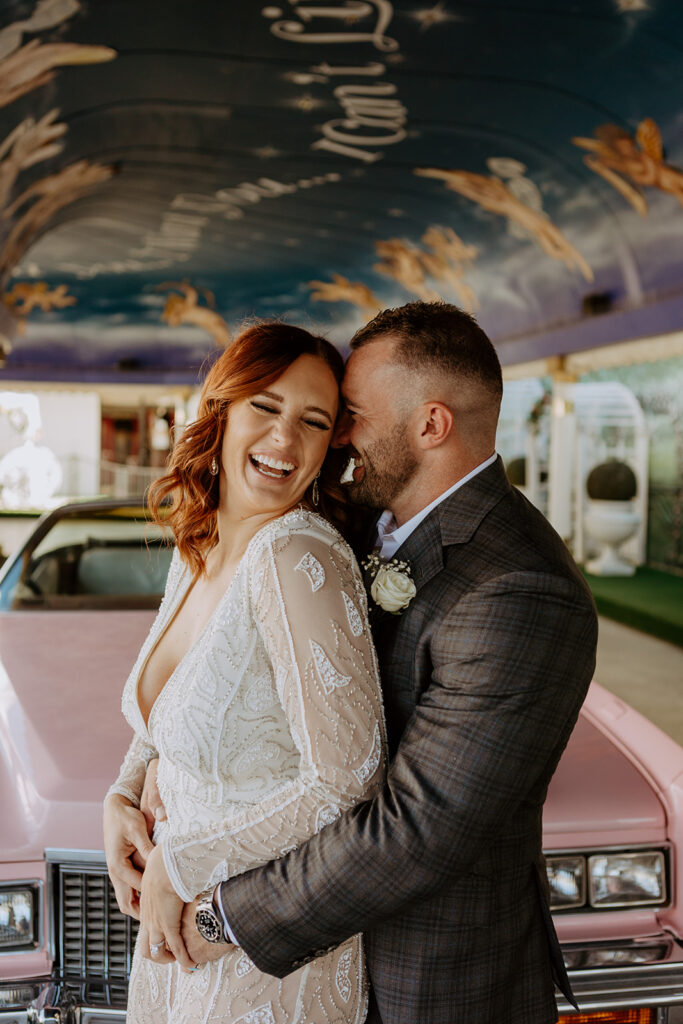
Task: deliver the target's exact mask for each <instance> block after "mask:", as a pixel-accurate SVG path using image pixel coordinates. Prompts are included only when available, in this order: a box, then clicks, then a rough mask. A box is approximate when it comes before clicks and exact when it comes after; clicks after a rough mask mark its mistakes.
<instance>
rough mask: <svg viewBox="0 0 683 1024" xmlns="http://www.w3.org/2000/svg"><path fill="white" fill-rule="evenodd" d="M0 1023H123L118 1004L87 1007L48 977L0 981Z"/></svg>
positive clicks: (124, 1017)
mask: <svg viewBox="0 0 683 1024" xmlns="http://www.w3.org/2000/svg"><path fill="white" fill-rule="evenodd" d="M0 1024H126V1010H125V1006H122V1005H116V1006H112V1005H108V1006H90V1005H88V1001H87V1000H80V999H79V998H78V996H77V995H76V994H75V992H74V991H73V989H69V988H66V987H64V986H63V985H60V984H59V983H57V982H55V981H54V980H52V979H49V978H31V979H28V980H26V981H11V982H8V981H3V982H0Z"/></svg>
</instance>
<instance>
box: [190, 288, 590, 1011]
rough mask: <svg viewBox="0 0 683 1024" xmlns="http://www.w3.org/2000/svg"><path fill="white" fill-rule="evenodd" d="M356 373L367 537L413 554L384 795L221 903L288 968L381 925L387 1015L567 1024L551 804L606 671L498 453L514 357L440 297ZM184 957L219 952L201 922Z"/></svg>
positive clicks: (390, 649) (391, 333) (383, 319)
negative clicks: (553, 913)
mask: <svg viewBox="0 0 683 1024" xmlns="http://www.w3.org/2000/svg"><path fill="white" fill-rule="evenodd" d="M351 347H352V353H351V356H350V358H349V361H348V364H347V370H346V375H345V378H344V385H343V391H344V398H345V403H346V410H347V416H348V422H347V423H346V424H345V425H344V429H343V432H342V433H343V436H342V440H343V441H345V442H346V443H347V444H349V445H350V448H351V451H352V452H353V454H354V456H355V468H354V470H353V482H352V483H350V484H349V494H350V497H351V499H352V500H353V501H356V502H359V503H361V504H364V505H369V506H371V507H373V508H375V509H376V510H377V511H378V512H381V515H380V516H379V520H378V522H377V526H376V533H375V535H374V536H373V537H372V538H371V540H370V544H369V549H372V548H373V547H374V548H376V549H378V550H379V553H380V555H381V556H382V557H383V558H386V559H389V560H391V559H392V558H394V557H396V558H397V560H399V561H407V562H408V563H409V564H410V566H411V567H412V578H413V580H414V582H415V585H416V589H417V592H416V594H415V596H414V598H413V599H412V601H411V602H410V604H409V605H408V607H407V608H406V609H405V610H404V611H403V612H402V613H401V614H398V615H394V614H390V613H388V612H386V611H382V609H381V608H380V607H377V606H375V607H374V609H373V605H374V602H373V600H372V598H370V606H371V609H373V610H372V613H371V614H372V621H373V632H374V636H375V642H376V645H377V651H378V656H379V663H380V668H381V675H382V680H383V684H384V690H385V702H386V716H387V726H388V735H389V747H390V758H391V761H390V765H389V771H388V776H387V780H386V784H385V787H384V789H383V791H382V792H381V793H380V795H379V796H377V797H376V798H375V799H374V800H372V801H371V802H368V803H365V804H362V805H360V806H358V807H355V808H353V809H352V810H351V811H349V812H347V813H345V814H344V815H342V816H341V817H340V818H339V819H337V821H336V822H334V823H333V824H331V825H328V826H327V827H326V828H324V829H323V831H322V832H320V833H319V834H318V835H316V836H314V837H313V838H312V839H310V840H309V841H308V842H307V843H305V844H304V845H303V846H301V847H300V848H298V849H296V850H294V851H292V852H291V853H289V854H288V855H287V856H285V857H283V858H281V859H280V860H277V861H275V862H272V863H270V864H268V865H266V866H264V867H262V868H259V869H257V870H254V871H250V872H248V873H247V874H244V875H240V876H237V877H235V878H233V879H231V880H230V881H228V882H225V883H223V884H222V885H221V886H220V887H219V889H218V890H217V891H216V894H215V897H214V900H215V902H217V903H218V909H219V910H220V911H221V913H222V916H223V918H224V920H225V922H226V923H227V925H228V926H229V929H230V931H231V933H232V935H233V937H234V938H235V939H236V940H237V942H238V943H239V945H240V946H241V947H243V949H244V950H245V951H246V952H247V954H248V956H249V957H250V958H251V959H252V960H253V961H254V963H256V965H257V966H258V967H259V968H260V969H261V970H263V971H266V972H267V973H269V974H273V975H277V976H284V975H286V974H287V973H289V972H290V971H292V970H294V969H295V968H297V967H300V966H301V965H302V964H305V963H306V962H308V961H309V960H311V959H313V958H314V957H316V956H317V955H319V954H321V953H324V952H326V951H327V950H328V949H329V948H331V947H334V946H336V945H337V944H338V943H340V942H341V941H342V940H343V939H345V938H347V937H348V936H349V935H352V934H354V933H356V932H363V933H364V934H365V948H366V952H367V962H368V967H369V973H370V978H371V981H372V996H371V1008H370V1016H369V1017H368V1022H369V1024H370V1022H371V1024H465V1022H470V1021H472V1022H476V1024H530V1022H533V1024H554V1022H555V1021H556V1019H557V1010H556V1004H555V999H554V986H553V982H555V983H556V984H558V985H559V986H560V988H562V990H563V991H564V992H565V994H566V995H567V997H568V998H569V999H571V998H572V997H571V992H570V989H569V984H568V980H567V976H566V972H565V969H564V965H563V962H562V956H561V953H560V949H559V945H558V942H557V938H556V936H555V932H554V929H553V925H552V921H551V918H550V913H549V909H548V894H547V880H546V877H545V867H544V862H543V857H542V854H541V812H542V808H543V801H544V799H545V796H546V790H547V786H548V782H549V781H550V778H551V776H552V774H553V772H554V770H555V767H556V765H557V763H558V760H559V758H560V755H561V754H562V751H563V749H564V747H565V745H566V743H567V740H568V738H569V734H570V732H571V730H572V728H573V726H574V723H575V721H576V717H577V715H578V712H579V708H580V707H581V704H582V702H583V699H584V697H585V694H586V690H587V687H588V684H589V682H590V679H591V675H592V672H593V668H594V659H595V645H596V633H597V629H596V616H595V610H594V606H593V602H592V599H591V596H590V593H589V592H588V590H587V588H586V586H585V584H584V582H583V580H582V577H581V575H580V574H579V572H578V570H577V569H576V566H575V565H574V563H573V561H572V559H571V557H570V555H569V554H568V552H567V550H566V548H565V545H564V544H563V542H562V540H561V539H560V538H559V537H558V536H557V535H556V534H555V532H554V531H553V529H552V528H551V527H550V526H549V524H548V523H547V521H546V520H545V519H544V517H543V516H542V515H541V514H540V513H539V512H538V511H537V510H536V509H535V508H534V507H533V506H531V505H530V504H529V502H527V501H526V499H525V498H524V497H523V496H522V495H521V494H520V493H519V492H518V491H517V490H515V489H514V488H512V487H511V486H510V485H509V483H508V481H507V479H506V476H505V471H504V469H503V465H502V462H501V460H500V458H498V457H497V456H496V455H495V453H494V444H495V434H496V424H497V420H498V413H499V407H500V399H501V394H502V380H501V371H500V365H499V362H498V358H497V356H496V353H495V351H494V349H493V346H492V345H491V343H490V341H489V340H488V338H487V337H486V335H485V334H484V332H483V331H482V330H481V329H480V328H479V327H478V326H477V324H476V323H475V321H474V320H473V319H472V318H471V317H470V316H468V315H467V314H466V313H464V312H462V311H461V310H459V309H457V308H456V307H454V306H449V305H445V304H442V303H423V302H414V303H410V304H409V305H406V306H403V307H401V308H399V309H390V310H385V311H384V312H382V313H380V314H378V316H376V317H375V318H374V320H372V321H371V322H370V323H369V324H368V325H367V326H366V327H364V328H362V329H361V330H360V331H358V333H357V334H356V335H355V337H354V339H353V341H352V343H351ZM184 920H185V921H186V927H185V928H184V938H185V940H186V944H187V948H188V951H189V953H190V956H192V957H193V958H194V959H195V960H197V961H200V962H201V961H202V960H204V959H207V958H208V955H209V947H208V945H207V944H205V943H203V941H202V940H201V939H199V937H198V935H197V934H196V932H195V931H194V928H193V925H192V923H191V922H192V918H191V912H190V911H189V908H188V913H187V914H186V917H185V919H184Z"/></svg>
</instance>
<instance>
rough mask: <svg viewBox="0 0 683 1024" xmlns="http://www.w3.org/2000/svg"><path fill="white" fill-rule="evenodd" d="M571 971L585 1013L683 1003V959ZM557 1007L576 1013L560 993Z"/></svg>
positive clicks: (582, 1010)
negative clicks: (681, 960)
mask: <svg viewBox="0 0 683 1024" xmlns="http://www.w3.org/2000/svg"><path fill="white" fill-rule="evenodd" d="M568 973H569V980H570V982H571V986H572V991H573V992H574V995H575V997H576V1001H577V1003H578V1004H579V1009H580V1011H581V1013H591V1012H593V1011H596V1010H631V1009H635V1008H636V1007H640V1006H655V1007H665V1006H680V1005H683V962H678V961H677V962H673V963H672V962H669V963H661V964H644V965H638V966H633V967H597V968H596V967H593V968H588V969H586V970H583V971H569V972H568ZM557 1008H558V1010H559V1011H560V1013H565V1014H570V1013H575V1012H576V1011H575V1010H574V1008H573V1007H572V1006H570V1005H569V1003H568V1002H567V1000H566V999H565V998H564V997H563V996H559V995H558V997H557Z"/></svg>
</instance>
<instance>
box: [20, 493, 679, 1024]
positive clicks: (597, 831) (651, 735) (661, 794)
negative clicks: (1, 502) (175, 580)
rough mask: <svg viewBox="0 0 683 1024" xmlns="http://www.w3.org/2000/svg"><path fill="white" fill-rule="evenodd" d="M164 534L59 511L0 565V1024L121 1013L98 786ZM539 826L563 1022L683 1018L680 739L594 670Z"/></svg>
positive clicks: (111, 751)
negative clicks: (564, 993) (568, 987)
mask: <svg viewBox="0 0 683 1024" xmlns="http://www.w3.org/2000/svg"><path fill="white" fill-rule="evenodd" d="M162 542H163V537H162V535H161V531H160V530H158V529H157V528H154V527H152V526H151V525H150V524H149V523H146V522H145V520H144V514H143V512H142V508H141V506H140V505H139V503H130V504H127V505H126V504H121V503H116V502H98V503H94V502H93V503H87V504H79V505H72V506H65V507H63V508H62V509H59V510H57V511H55V512H53V513H51V514H50V515H48V516H46V517H44V518H43V519H42V520H41V521H40V522H39V523H38V525H37V526H36V529H35V530H34V532H33V534H32V536H31V538H30V539H29V541H28V542H27V543H26V544H25V545H24V547H23V548H22V549H21V551H20V552H19V553H18V554H17V555H16V556H14V557H13V558H11V559H9V560H8V562H7V563H6V564H5V566H4V567H3V569H2V571H1V572H0V652H1V656H2V663H1V664H0V821H1V822H2V831H1V833H0V1024H10V1022H11V1024H24V1022H37V1021H45V1022H52V1021H54V1022H57V1021H59V1022H60V1024H77V1022H80V1024H105V1022H107V1024H112V1022H116V1021H119V1022H122V1021H124V1020H125V1009H124V1007H125V998H126V982H127V976H128V971H129V968H130V961H131V955H132V948H133V943H134V939H135V925H134V922H132V921H131V920H130V919H129V918H125V917H123V916H122V915H121V914H120V913H119V911H118V909H117V907H116V901H115V899H114V895H113V891H112V889H111V886H110V885H109V882H108V880H107V875H106V869H105V865H104V855H103V853H102V833H101V825H100V822H101V801H102V797H103V795H104V793H105V790H106V789H107V786H108V785H109V783H110V781H111V779H112V778H113V777H114V775H115V774H116V772H117V769H118V766H119V763H120V761H121V758H122V755H123V752H124V750H125V748H126V746H127V742H128V730H127V726H126V725H125V723H124V721H123V719H122V717H121V714H120V695H121V688H122V684H123V680H124V678H125V676H126V675H127V673H128V670H129V667H130V665H131V664H132V662H133V660H134V658H135V656H136V654H137V651H138V648H139V646H140V644H141V643H142V640H143V638H144V637H145V635H146V633H147V630H148V629H149V625H150V622H151V619H152V617H153V615H154V612H155V608H156V606H157V605H158V603H159V599H160V595H161V592H162V590H163V583H164V578H165V573H166V571H167V568H168V561H169V558H170V551H169V549H168V548H167V547H165V546H164V544H163V543H162ZM544 836H545V848H546V854H547V865H548V879H549V882H550V888H551V895H552V905H553V913H554V917H555V922H556V926H557V930H558V933H559V936H560V941H561V942H562V945H563V950H564V954H565V959H566V963H567V966H568V968H569V972H570V977H571V979H572V984H573V988H574V992H575V994H576V996H577V999H578V1001H579V1004H580V1006H581V1014H580V1015H579V1016H577V1015H575V1014H574V1013H573V1010H572V1008H571V1007H569V1006H568V1005H567V1004H565V1003H562V1002H561V1003H560V1009H561V1013H562V1015H563V1016H562V1018H561V1019H565V1017H564V1015H565V1014H566V1015H567V1017H566V1019H567V1020H572V1021H575V1022H576V1024H578V1022H579V1021H595V1022H598V1021H602V1022H609V1021H612V1022H617V1021H621V1022H623V1024H627V1022H633V1024H665V1022H667V1021H668V1022H669V1024H673V1022H674V1019H675V1020H683V1009H680V1008H681V1007H683V896H682V895H681V892H680V888H681V886H680V880H681V878H682V877H683V749H681V748H680V747H679V746H677V745H676V744H675V743H674V742H673V741H672V740H670V739H669V738H668V737H666V736H665V735H663V734H662V733H661V732H660V731H659V730H658V729H657V728H656V727H655V726H653V725H651V724H650V723H649V722H647V721H646V720H645V719H643V718H642V717H641V716H640V715H638V714H637V713H636V712H635V711H633V710H632V709H631V708H629V707H628V706H627V705H625V704H624V703H623V702H622V701H620V700H618V699H617V698H616V697H614V696H612V695H611V694H609V693H608V692H607V691H606V690H604V689H602V688H601V687H600V686H597V685H595V684H594V685H593V687H592V689H591V692H590V694H589V696H588V700H587V701H586V705H585V707H584V710H583V713H582V715H581V718H580V720H579V723H578V725H577V728H576V730H575V732H574V734H573V736H572V739H571V741H570V744H569V746H568V748H567V751H566V752H565V755H564V757H563V759H562V761H561V763H560V766H559V768H558V771H557V773H556V775H555V778H554V779H553V782H552V785H551V787H550V791H549V794H548V800H547V803H546V809H545V816H544ZM675 1007H679V1009H674V1008H675ZM670 1014H671V1015H670ZM679 1014H681V1016H679ZM414 1024H417V1022H414ZM474 1024H476V1022H474ZM530 1024H532V1022H530Z"/></svg>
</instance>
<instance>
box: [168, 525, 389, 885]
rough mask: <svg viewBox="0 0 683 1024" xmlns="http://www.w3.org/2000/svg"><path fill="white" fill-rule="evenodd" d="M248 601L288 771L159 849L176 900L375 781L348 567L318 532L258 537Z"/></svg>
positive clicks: (361, 608) (378, 759) (360, 592)
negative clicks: (254, 797)
mask: <svg viewBox="0 0 683 1024" xmlns="http://www.w3.org/2000/svg"><path fill="white" fill-rule="evenodd" d="M248 572H249V587H250V602H251V606H252V611H253V614H254V618H255V621H256V625H257V628H258V631H259V634H260V636H261V638H262V640H263V644H264V647H265V650H266V654H267V657H268V660H269V661H270V665H271V670H272V674H273V678H274V680H275V686H276V690H277V694H278V697H279V701H280V703H281V705H282V708H283V709H284V713H285V718H286V722H287V727H288V730H289V734H288V735H287V736H286V741H287V743H288V744H289V745H290V746H291V747H292V749H293V751H294V752H295V753H298V769H297V771H296V772H295V773H294V774H291V773H290V775H289V776H287V777H286V778H283V780H282V782H281V783H278V784H277V785H276V786H275V787H273V788H271V790H270V792H269V794H268V796H267V797H265V798H263V799H262V800H260V801H255V802H252V803H249V804H247V805H246V806H245V805H242V806H240V807H239V808H237V809H234V810H231V811H229V812H228V813H227V816H226V817H224V819H223V820H222V821H221V822H220V824H219V825H217V826H216V827H214V828H212V829H211V830H210V831H205V832H201V831H197V832H194V833H193V834H185V835H178V834H171V835H169V836H167V837H165V838H164V839H163V841H162V844H161V845H162V848H163V852H164V860H165V864H166V868H167V870H168V873H169V877H170V879H171V882H172V884H173V886H174V888H175V889H176V891H177V892H178V894H179V895H180V896H181V897H182V899H183V900H185V901H187V902H189V901H191V900H192V899H193V898H194V897H195V896H196V895H197V894H198V893H199V892H202V891H204V890H206V889H208V888H211V887H213V886H214V885H216V884H217V883H218V882H220V881H224V880H226V879H228V878H230V877H232V876H233V875H236V874H240V873H241V872H243V871H246V870H248V869H250V868H253V867H256V866H257V865H259V864H263V863H266V862H267V861H270V860H272V859H273V858H275V857H279V856H282V855H283V854H284V853H286V852H288V851H289V850H291V849H293V848H294V847H296V846H298V845H299V844H300V843H301V842H303V841H304V840H305V839H307V838H308V837H310V836H311V835H313V834H314V833H316V832H318V831H319V830H320V829H321V828H322V827H323V826H324V825H326V824H328V823H329V822H331V821H333V820H335V818H337V817H338V816H339V815H340V814H341V812H342V811H343V810H345V809H347V808H348V807H350V806H352V805H353V804H355V803H357V802H358V801H361V800H363V799H367V798H369V797H371V796H373V795H374V793H375V792H376V791H377V789H378V788H379V786H380V785H381V783H382V780H383V770H384V760H385V749H386V736H385V726H384V720H383V710H382V697H381V689H380V681H379V674H378V669H377V661H376V656H375V651H374V647H373V644H372V639H371V636H370V631H369V627H368V618H367V603H366V597H365V591H364V588H363V584H362V580H361V577H360V573H359V571H358V567H357V565H356V562H355V559H354V557H353V555H352V553H351V551H350V549H349V548H348V546H347V545H346V544H345V542H344V541H342V539H341V538H340V537H339V536H338V535H337V534H335V533H334V532H333V531H332V530H331V529H330V528H329V527H327V526H323V525H315V526H311V525H310V523H309V524H308V526H307V529H306V530H304V531H301V530H300V531H296V530H289V531H287V532H284V533H281V534H280V535H278V533H277V532H275V533H273V534H269V535H268V536H267V538H266V539H265V541H264V542H263V543H262V544H260V545H259V546H258V547H257V548H256V549H255V550H254V551H253V552H251V554H250V556H249V565H248Z"/></svg>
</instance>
